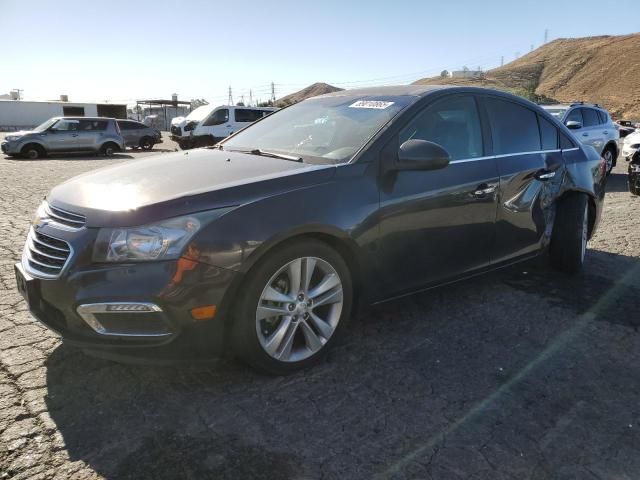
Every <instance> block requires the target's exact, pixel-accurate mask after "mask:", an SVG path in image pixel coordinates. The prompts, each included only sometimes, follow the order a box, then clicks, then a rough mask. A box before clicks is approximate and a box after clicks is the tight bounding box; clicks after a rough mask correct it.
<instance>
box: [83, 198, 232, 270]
mask: <svg viewBox="0 0 640 480" xmlns="http://www.w3.org/2000/svg"><path fill="white" fill-rule="evenodd" d="M229 210H230V209H228V208H223V209H219V210H214V211H212V212H205V213H197V214H193V215H186V216H184V217H176V218H171V219H169V220H163V221H161V222H158V223H153V224H150V225H144V226H141V227H126V228H101V229H100V231H99V232H98V238H97V239H96V243H95V246H94V249H93V261H94V262H145V261H151V260H171V259H176V258H178V257H179V256H180V255H181V254H182V251H183V249H184V248H185V246H186V245H187V243H188V242H189V240H191V238H193V236H194V235H195V234H196V233H197V232H198V231H199V230H200V229H201V228H202V226H203V224H206V223H208V222H209V221H210V220H213V219H215V218H218V217H219V216H221V215H223V214H224V213H226V212H228V211H229Z"/></svg>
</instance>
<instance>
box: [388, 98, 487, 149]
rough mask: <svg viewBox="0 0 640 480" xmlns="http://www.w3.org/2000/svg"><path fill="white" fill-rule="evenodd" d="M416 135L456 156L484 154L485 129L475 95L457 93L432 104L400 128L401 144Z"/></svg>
mask: <svg viewBox="0 0 640 480" xmlns="http://www.w3.org/2000/svg"><path fill="white" fill-rule="evenodd" d="M414 139H418V140H427V141H429V142H434V143H437V144H438V145H440V146H441V147H444V149H445V150H446V151H447V152H449V155H450V156H451V159H452V160H460V159H464V158H476V157H481V156H482V155H483V148H482V129H481V127H480V116H479V115H478V108H477V106H476V101H475V99H474V98H473V97H471V96H454V97H451V98H445V99H442V100H438V101H436V102H435V103H433V104H432V105H429V106H428V107H426V108H425V109H424V111H422V113H420V114H418V116H417V117H416V118H415V119H414V120H412V121H411V123H410V124H409V125H407V126H406V127H405V128H404V129H403V130H402V131H401V132H400V138H399V144H400V145H402V144H403V143H404V142H406V141H407V140H414Z"/></svg>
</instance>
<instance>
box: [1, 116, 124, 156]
mask: <svg viewBox="0 0 640 480" xmlns="http://www.w3.org/2000/svg"><path fill="white" fill-rule="evenodd" d="M0 148H1V149H2V152H3V153H5V154H7V155H10V156H21V157H24V158H29V159H31V160H35V159H37V158H40V157H44V156H46V155H47V154H50V153H71V152H93V153H101V154H103V155H106V156H111V155H113V154H114V153H116V152H118V151H122V150H124V148H125V144H124V139H123V138H122V135H121V133H120V127H118V124H117V123H116V120H115V119H113V118H103V117H54V118H51V119H49V120H47V121H46V122H44V123H43V124H41V125H39V126H37V127H36V128H34V129H33V130H28V131H22V132H16V133H12V134H10V135H7V136H6V137H5V141H4V142H2V144H0Z"/></svg>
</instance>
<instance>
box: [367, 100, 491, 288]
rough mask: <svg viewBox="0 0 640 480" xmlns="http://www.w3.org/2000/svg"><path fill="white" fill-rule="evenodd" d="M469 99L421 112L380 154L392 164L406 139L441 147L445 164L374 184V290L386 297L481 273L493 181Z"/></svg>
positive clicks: (436, 104)
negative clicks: (447, 159)
mask: <svg viewBox="0 0 640 480" xmlns="http://www.w3.org/2000/svg"><path fill="white" fill-rule="evenodd" d="M485 137H486V135H485V132H483V129H482V123H481V121H480V116H479V112H478V108H477V102H476V100H475V98H474V96H473V95H469V94H461V95H449V96H447V97H444V98H442V99H440V100H436V101H435V102H434V103H432V104H431V105H428V106H426V107H425V108H424V109H423V110H422V112H420V113H418V114H417V115H416V116H415V117H414V118H413V119H412V120H411V121H409V123H408V124H407V125H406V126H405V127H404V128H402V130H401V131H400V132H399V135H397V136H395V137H394V139H393V140H392V141H391V142H390V143H389V144H388V145H387V146H386V147H385V148H384V149H383V152H382V157H383V158H382V161H383V162H387V161H390V160H395V159H397V152H398V147H399V145H401V144H402V143H403V142H405V141H407V140H410V139H422V140H428V141H432V142H435V143H438V144H440V145H441V146H443V147H444V148H445V149H447V151H448V152H449V154H450V155H451V158H452V160H451V163H450V164H449V165H448V166H447V167H445V168H443V169H441V170H432V171H394V172H390V173H386V174H382V176H381V179H380V185H381V187H380V206H381V208H380V247H379V248H380V250H379V262H380V266H381V269H380V271H381V275H380V277H381V278H380V285H381V287H382V290H383V292H385V293H386V294H388V295H392V294H394V293H400V292H402V291H411V290H416V289H418V288H420V287H422V286H425V285H428V284H432V283H438V282H441V281H443V280H445V279H450V278H454V277H459V276H462V275H464V274H465V273H467V272H470V271H472V270H476V269H479V268H482V267H486V266H488V265H489V263H490V260H491V259H490V254H491V251H492V249H493V246H494V245H493V242H494V237H495V235H494V233H495V232H494V228H495V216H496V202H497V187H498V176H497V169H496V164H495V160H494V159H492V158H488V157H486V156H485V153H484V139H485Z"/></svg>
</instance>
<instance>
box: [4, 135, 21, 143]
mask: <svg viewBox="0 0 640 480" xmlns="http://www.w3.org/2000/svg"><path fill="white" fill-rule="evenodd" d="M19 138H20V135H7V136H6V137H4V139H5V140H6V141H7V142H13V141H14V140H18V139H19Z"/></svg>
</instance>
